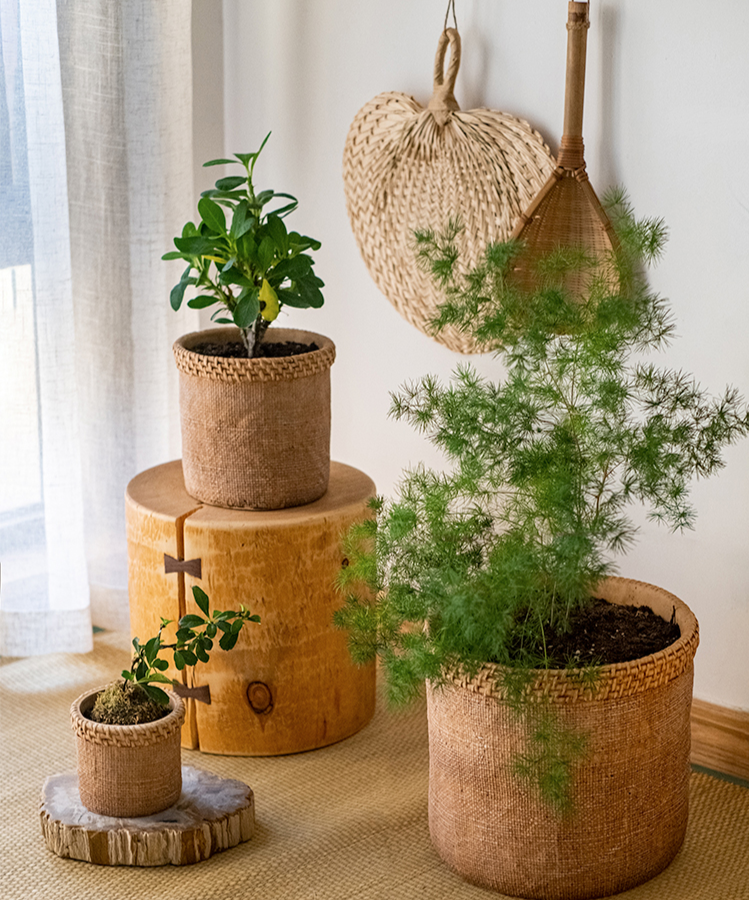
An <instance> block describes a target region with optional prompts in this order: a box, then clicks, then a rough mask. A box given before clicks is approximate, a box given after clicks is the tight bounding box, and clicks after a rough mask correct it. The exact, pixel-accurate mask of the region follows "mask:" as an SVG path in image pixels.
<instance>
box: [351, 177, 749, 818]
mask: <svg viewBox="0 0 749 900" xmlns="http://www.w3.org/2000/svg"><path fill="white" fill-rule="evenodd" d="M605 203H606V207H607V210H608V214H609V216H610V218H611V220H612V223H613V225H614V227H615V229H616V232H617V235H618V247H617V248H616V249H615V250H614V251H613V253H612V254H611V255H608V256H606V257H605V258H602V259H593V258H591V257H589V256H588V255H586V254H585V253H583V252H581V251H580V250H578V249H577V248H574V247H568V248H560V249H558V250H557V251H554V252H553V253H551V254H549V256H548V257H547V258H546V259H545V260H543V262H542V263H541V265H540V267H539V272H538V274H539V279H540V280H539V282H538V287H537V288H536V289H534V290H533V291H532V292H526V291H524V290H523V289H521V288H520V287H519V286H518V285H517V283H516V282H515V281H514V280H513V269H514V266H515V264H516V261H517V259H518V255H519V254H520V253H522V249H523V248H522V246H521V245H519V244H517V243H515V242H509V243H502V244H495V245H492V246H489V247H488V248H487V249H486V253H485V256H484V259H483V261H482V262H481V264H480V265H479V266H478V267H476V268H475V269H473V270H471V271H469V272H467V274H464V273H463V272H461V270H460V267H459V260H458V253H457V250H456V247H455V241H454V239H455V236H456V235H457V233H458V230H459V227H460V226H459V225H458V224H457V223H454V222H453V223H450V225H449V227H448V228H447V229H446V231H445V232H444V233H443V234H435V233H434V232H431V231H425V232H421V233H417V236H416V237H417V247H418V252H419V255H420V257H421V259H422V260H423V261H424V262H425V264H427V265H428V266H429V267H430V268H431V270H432V272H433V273H434V275H435V277H436V278H437V279H438V280H439V282H440V284H441V285H442V287H443V288H444V290H445V295H446V302H445V303H444V305H443V306H442V307H441V309H440V313H439V317H438V319H437V320H436V322H435V326H436V327H437V328H439V327H442V326H444V325H447V324H452V325H455V326H458V327H459V328H462V329H466V330H470V331H471V332H472V333H473V334H474V335H475V337H476V339H477V340H479V341H481V342H483V343H484V344H486V345H488V346H489V347H491V348H492V349H493V350H494V351H495V353H496V355H497V357H498V358H499V360H500V361H501V363H502V364H503V367H504V372H503V374H504V377H503V379H502V381H501V382H500V383H494V382H492V381H489V380H487V379H484V378H482V377H480V376H479V375H478V374H477V373H476V372H475V370H473V369H472V368H471V367H470V366H469V365H461V366H459V367H458V369H457V371H456V372H455V374H454V377H453V381H452V383H451V384H449V385H447V386H445V385H443V384H440V383H439V382H438V381H437V380H436V379H435V378H433V377H426V378H423V379H422V380H421V381H419V382H418V383H416V384H412V385H407V386H406V387H405V388H404V389H402V390H401V392H400V393H399V394H397V395H395V396H394V397H393V403H392V409H391V414H392V415H393V416H395V417H396V418H397V419H405V420H406V421H408V422H409V423H411V424H412V425H413V426H414V427H416V428H417V429H418V430H419V431H421V432H423V433H425V434H426V436H427V437H428V439H429V440H430V441H431V442H432V443H433V444H435V445H436V446H437V447H438V448H439V449H440V450H441V451H443V453H444V455H445V456H446V458H447V462H448V465H447V467H446V470H445V471H432V470H430V469H427V468H426V467H424V466H418V467H416V468H414V469H412V470H410V471H408V472H406V474H405V476H404V478H403V480H402V482H401V483H400V485H399V488H398V493H397V496H396V498H395V499H392V500H385V499H382V498H378V499H377V500H376V501H374V503H373V509H374V512H375V517H374V518H373V519H372V520H370V521H365V522H363V523H360V524H357V525H355V526H353V528H352V529H351V530H350V532H349V533H348V535H347V536H346V538H345V544H344V553H345V555H346V557H347V559H348V560H349V565H348V566H347V567H346V568H344V569H342V570H341V572H340V576H339V586H340V588H341V590H342V591H343V592H344V593H345V594H346V595H347V599H346V604H345V606H344V607H343V608H342V609H341V610H340V611H339V612H338V614H337V616H336V623H337V624H338V625H339V626H340V627H342V628H345V629H348V630H349V632H350V648H351V653H352V656H353V657H354V659H355V660H356V661H358V662H362V663H363V662H366V661H368V660H371V659H372V658H374V657H375V656H379V657H380V658H381V660H382V663H383V667H384V670H385V673H386V675H387V679H388V685H389V695H390V698H391V700H392V701H394V702H404V701H408V700H410V699H411V698H412V697H413V696H414V695H415V694H416V693H418V692H419V691H420V689H421V687H422V686H423V684H424V681H425V679H428V680H430V681H431V682H432V683H434V684H436V685H439V684H441V683H444V680H445V677H446V673H457V674H465V675H469V676H470V675H474V674H475V673H476V672H477V671H478V670H479V669H481V668H482V667H483V666H484V665H485V664H486V663H496V664H499V665H498V666H497V667H496V673H497V675H496V677H497V678H500V679H503V681H504V684H503V685H502V690H503V691H505V692H507V693H509V694H510V695H511V696H514V697H515V698H519V702H520V699H521V698H522V695H523V690H524V685H526V684H527V683H528V679H529V678H530V677H533V671H534V670H537V669H539V668H553V669H557V668H564V667H565V666H570V667H574V668H575V669H582V670H583V675H582V677H586V672H587V676H593V677H595V668H594V667H595V664H596V662H598V660H597V659H596V657H595V655H594V656H592V657H591V658H589V659H580V658H575V659H571V660H570V659H565V658H561V659H560V658H559V656H558V655H555V654H554V653H553V651H552V650H551V649H550V643H551V638H552V637H553V636H554V635H555V634H564V633H565V632H568V631H569V629H570V624H571V621H572V620H573V618H574V617H575V616H577V615H578V614H579V613H580V612H581V611H583V610H585V609H587V608H589V607H590V606H591V605H592V604H593V603H594V600H593V598H594V597H595V586H596V584H597V583H598V582H599V581H600V580H601V579H603V578H604V577H605V576H607V575H609V574H613V572H614V570H615V557H616V555H617V554H619V553H620V552H622V551H624V550H626V549H627V548H628V547H629V546H630V545H631V543H632V542H633V540H634V538H635V536H636V531H637V529H636V527H635V525H634V524H633V522H632V521H631V520H630V519H629V518H628V517H627V516H626V514H625V508H626V507H627V505H628V504H630V503H633V502H635V503H642V504H644V505H645V506H646V507H649V510H650V513H649V514H650V516H651V517H652V518H653V519H655V520H658V521H662V522H665V523H666V524H668V525H670V526H671V527H672V528H673V529H683V528H686V527H691V526H692V522H693V519H694V510H693V508H692V507H691V506H690V503H689V496H688V483H689V481H690V479H691V478H693V477H694V476H697V477H705V476H707V475H710V474H711V473H713V472H715V471H716V470H717V469H719V468H720V467H721V466H722V465H723V460H722V457H721V450H722V448H723V447H725V446H726V445H727V444H730V443H731V442H733V441H735V440H737V439H738V438H740V437H742V436H744V435H746V434H747V431H748V430H749V410H748V409H747V406H746V404H745V402H744V401H743V399H742V398H741V397H740V396H739V395H738V394H737V392H736V391H735V390H733V389H728V390H726V391H725V393H724V394H723V396H721V397H719V398H717V399H712V398H710V397H709V396H708V395H707V394H706V393H705V392H704V391H703V390H702V389H701V388H700V387H699V386H697V385H696V384H695V382H694V381H693V379H692V378H691V377H689V376H688V375H686V374H684V373H683V372H678V371H673V370H670V369H664V368H657V367H656V366H655V365H654V364H652V363H647V362H645V361H643V360H642V359H641V358H640V357H641V354H642V353H644V352H645V351H649V350H656V349H660V348H662V347H663V346H664V345H665V344H666V343H667V341H668V339H669V338H670V336H671V335H672V333H673V323H672V320H671V317H670V314H669V311H668V308H667V305H666V302H665V301H664V300H663V299H662V298H660V297H659V296H657V295H656V294H654V293H653V292H652V291H651V290H649V289H648V286H647V284H646V280H645V277H644V264H646V263H650V262H652V261H653V260H654V259H655V258H656V257H657V256H658V255H659V253H660V252H661V248H662V245H663V242H664V238H665V229H664V226H663V223H662V222H661V221H660V220H649V221H637V220H635V218H634V216H633V213H632V210H631V209H630V206H629V204H628V202H627V200H626V198H625V196H624V195H623V194H622V193H620V192H615V193H611V194H609V195H607V197H606V198H605ZM580 272H584V273H585V275H586V278H585V279H583V281H584V283H585V284H586V288H585V292H584V295H583V296H580V295H579V294H577V293H573V292H572V291H571V290H570V289H568V287H567V285H568V284H570V283H574V284H580V283H581V281H580V279H579V278H578V279H575V278H569V276H570V274H573V273H580ZM613 286H615V287H613ZM586 667H587V669H586ZM521 705H522V704H521ZM542 724H544V728H546V725H547V724H548V723H545V722H544V723H542ZM537 730H538V728H537ZM541 730H542V731H543V729H541ZM547 730H548V728H547ZM570 741H571V743H570V742H568V744H569V746H568V749H567V751H565V752H566V753H567V756H568V757H569V756H570V754H572V755H574V752H577V751H576V750H575V748H574V747H573V746H572V745H573V744H574V736H571V737H570ZM537 743H543V740H542V738H541V737H539V738H538V742H537ZM547 743H548V742H547ZM579 749H580V748H579V747H578V748H577V750H579ZM573 751H574V752H573ZM541 752H543V748H541ZM554 753H556V755H557V756H558V757H559V755H560V753H561V751H560V750H559V748H556V749H555V750H554ZM562 755H564V754H562ZM562 768H564V767H562ZM557 774H559V773H557ZM565 777H566V776H565V774H564V772H562V773H561V775H560V777H559V778H557V787H556V788H554V787H553V786H551V793H553V792H554V790H556V792H557V799H559V800H560V805H563V803H564V783H565ZM555 778H556V776H555Z"/></svg>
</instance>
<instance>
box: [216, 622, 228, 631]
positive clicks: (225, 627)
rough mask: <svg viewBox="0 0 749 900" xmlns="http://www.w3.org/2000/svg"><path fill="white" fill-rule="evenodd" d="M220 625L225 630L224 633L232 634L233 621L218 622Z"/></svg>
mask: <svg viewBox="0 0 749 900" xmlns="http://www.w3.org/2000/svg"><path fill="white" fill-rule="evenodd" d="M216 624H217V625H218V627H219V628H220V629H221V630H222V631H223V632H224V634H231V623H230V622H224V621H220V622H216Z"/></svg>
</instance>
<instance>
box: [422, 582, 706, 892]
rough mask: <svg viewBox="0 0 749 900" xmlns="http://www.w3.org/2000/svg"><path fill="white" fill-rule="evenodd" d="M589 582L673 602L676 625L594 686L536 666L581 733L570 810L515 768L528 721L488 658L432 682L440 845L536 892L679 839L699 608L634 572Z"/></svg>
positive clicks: (500, 883) (656, 855)
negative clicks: (485, 663)
mask: <svg viewBox="0 0 749 900" xmlns="http://www.w3.org/2000/svg"><path fill="white" fill-rule="evenodd" d="M597 593H598V595H599V596H602V597H604V598H605V599H607V600H610V601H612V602H614V603H622V604H628V605H634V606H649V607H651V608H652V609H653V610H654V611H655V612H656V613H658V615H660V616H661V617H662V618H664V619H670V618H671V615H672V612H673V611H674V610H675V615H676V621H677V623H678V624H679V627H680V629H681V637H680V638H679V640H677V641H676V642H675V643H674V644H672V645H671V646H670V647H667V648H666V649H665V650H662V651H660V652H659V653H655V654H653V655H651V656H647V657H643V658H642V659H639V660H635V661H632V662H628V663H621V664H616V665H610V666H604V667H603V669H602V678H601V680H600V681H599V684H598V690H597V691H596V693H595V694H592V693H591V691H590V689H587V688H584V687H582V686H581V685H580V684H579V683H578V684H576V683H575V681H574V679H571V678H570V677H569V675H568V674H567V673H565V672H564V671H549V672H545V673H539V678H538V680H537V682H536V685H535V688H534V694H535V698H536V699H538V698H540V697H541V696H545V697H547V698H548V701H549V703H550V704H551V707H552V709H553V710H554V711H555V712H556V713H557V714H558V717H559V722H560V724H561V725H562V726H563V727H564V728H572V729H575V730H576V731H577V732H582V733H584V734H585V735H587V739H588V744H587V751H586V754H585V756H584V758H582V759H581V760H580V761H579V762H578V763H577V764H576V768H575V770H574V776H573V778H574V780H573V802H574V808H573V811H572V812H571V813H569V814H566V815H561V814H559V813H556V812H554V810H553V809H551V807H549V806H548V805H546V804H544V802H543V801H542V800H541V799H540V798H539V797H538V795H537V793H536V792H535V791H534V790H533V789H532V788H531V787H529V786H527V785H526V784H525V783H524V782H522V781H521V780H520V779H519V778H518V777H517V776H516V775H515V774H513V771H512V768H513V761H514V759H515V758H516V756H517V754H519V753H522V752H524V751H526V750H527V745H526V743H525V732H524V728H523V725H522V722H521V721H520V720H519V717H518V716H517V715H516V714H515V713H514V712H513V711H512V710H510V709H509V707H508V705H507V703H506V701H505V700H504V699H503V697H502V695H501V693H500V692H499V691H500V689H498V688H496V687H495V684H494V682H493V679H492V675H493V674H494V671H493V670H492V669H491V667H487V668H486V669H485V670H482V672H481V673H479V675H478V676H477V677H476V678H474V679H473V680H470V681H467V680H456V681H454V682H453V683H452V684H450V685H449V686H447V687H444V688H442V689H434V688H432V687H431V686H428V688H427V702H428V715H429V758H430V763H429V765H430V771H429V829H430V833H431V837H432V843H433V844H434V846H435V847H436V849H437V851H438V852H439V854H440V856H441V857H442V858H443V859H444V861H445V862H446V863H447V864H448V865H449V866H450V867H451V868H453V869H454V870H455V871H456V872H458V873H459V874H460V875H461V876H463V877H464V878H465V879H467V880H468V881H471V882H473V883H475V884H479V885H482V886H484V887H488V888H493V889H495V890H497V891H501V892H502V893H505V894H509V895H510V896H513V897H531V898H536V900H581V898H592V897H603V896H609V895H610V894H616V893H618V892H620V891H624V890H627V889H628V888H632V887H635V886H636V885H638V884H641V883H642V882H644V881H647V880H648V879H650V878H652V877H653V876H654V875H656V874H658V872H660V871H662V870H663V869H664V868H666V866H668V864H669V863H670V862H671V860H672V859H673V858H674V856H675V855H676V853H677V852H678V850H679V848H680V847H681V844H682V841H683V839H684V833H685V830H686V826H687V815H688V789H689V772H690V762H689V751H690V730H689V729H690V726H689V713H690V705H691V699H692V673H693V658H694V653H695V650H696V649H697V644H698V640H699V638H698V629H697V620H696V619H695V617H694V615H693V614H692V612H691V611H690V610H689V609H688V607H687V606H686V605H685V604H684V603H682V602H681V601H680V600H679V599H678V598H676V597H674V596H673V595H672V594H669V593H667V592H666V591H664V590H661V589H660V588H657V587H653V586H652V585H649V584H644V583H643V582H639V581H630V580H628V579H623V578H612V579H608V580H607V581H606V582H604V583H603V585H601V587H600V588H599V591H598V592H597Z"/></svg>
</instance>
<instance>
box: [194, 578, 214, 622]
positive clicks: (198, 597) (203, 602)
mask: <svg viewBox="0 0 749 900" xmlns="http://www.w3.org/2000/svg"><path fill="white" fill-rule="evenodd" d="M192 596H193V599H194V600H195V602H196V603H197V605H198V609H199V610H200V611H201V612H202V613H203V615H205V616H207V615H208V604H209V602H210V601H209V599H208V594H206V592H205V591H204V590H203V589H202V588H200V587H198V586H197V585H195V586H194V587H193V589H192Z"/></svg>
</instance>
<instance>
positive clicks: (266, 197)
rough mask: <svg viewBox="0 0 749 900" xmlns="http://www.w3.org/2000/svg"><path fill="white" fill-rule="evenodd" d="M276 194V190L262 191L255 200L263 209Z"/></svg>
mask: <svg viewBox="0 0 749 900" xmlns="http://www.w3.org/2000/svg"><path fill="white" fill-rule="evenodd" d="M275 196H276V194H275V193H274V191H260V193H259V194H257V195H256V197H255V200H256V201H257V205H258V206H259V207H260V209H262V208H263V207H264V206H265V204H266V203H269V202H270V201H271V200H272V199H273V198H274V197H275Z"/></svg>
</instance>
